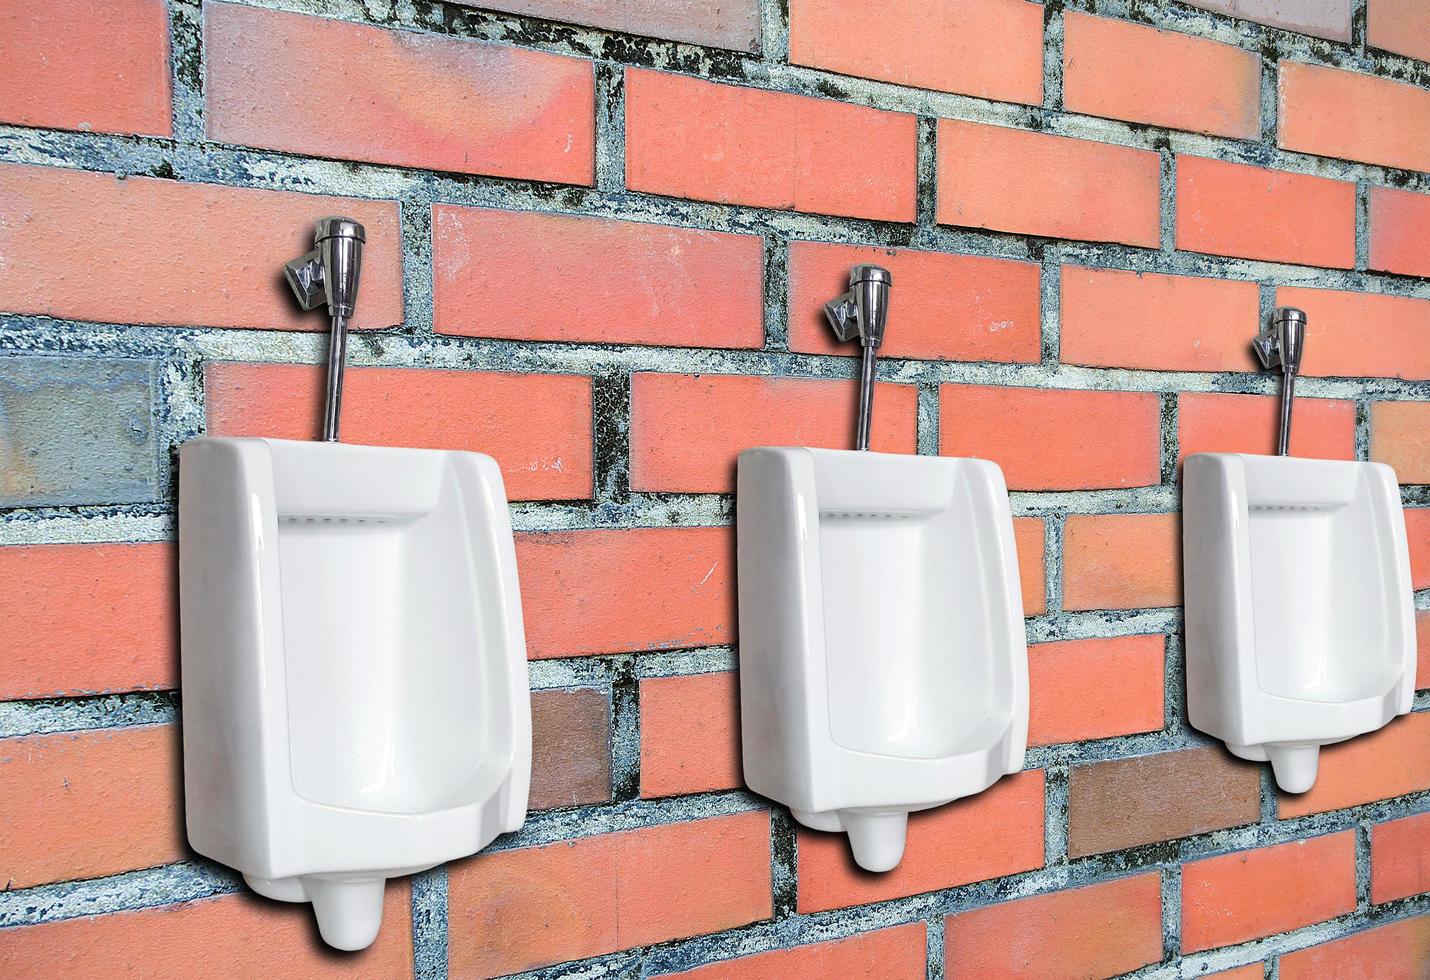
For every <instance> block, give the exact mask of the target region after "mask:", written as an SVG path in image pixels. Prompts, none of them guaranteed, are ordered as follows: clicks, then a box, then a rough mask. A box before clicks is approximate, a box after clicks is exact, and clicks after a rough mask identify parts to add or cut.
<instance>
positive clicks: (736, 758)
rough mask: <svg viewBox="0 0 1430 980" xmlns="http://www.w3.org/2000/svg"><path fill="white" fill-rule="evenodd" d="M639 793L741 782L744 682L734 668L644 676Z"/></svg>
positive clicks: (713, 787) (668, 793)
mask: <svg viewBox="0 0 1430 980" xmlns="http://www.w3.org/2000/svg"><path fill="white" fill-rule="evenodd" d="M640 701H641V796H644V797H647V798H650V797H656V796H678V795H680V794H682V793H704V792H708V791H710V790H717V789H734V788H735V787H737V786H739V785H740V784H741V782H742V781H743V780H742V770H741V767H740V709H739V704H740V684H739V678H738V677H737V676H736V675H735V674H734V673H732V672H730V671H723V672H721V673H718V674H697V675H694V676H692V677H652V678H647V679H646V680H643V681H641V690H640Z"/></svg>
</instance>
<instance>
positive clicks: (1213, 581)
mask: <svg viewBox="0 0 1430 980" xmlns="http://www.w3.org/2000/svg"><path fill="white" fill-rule="evenodd" d="M1182 507H1183V511H1184V518H1183V552H1184V571H1185V577H1186V633H1187V650H1186V659H1187V709H1188V713H1189V715H1190V718H1191V722H1192V724H1193V725H1194V726H1195V727H1197V728H1198V729H1200V730H1201V731H1204V732H1206V733H1207V734H1209V735H1213V736H1215V737H1217V738H1219V739H1222V740H1223V741H1225V742H1226V744H1227V748H1228V749H1230V750H1231V752H1232V754H1233V755H1236V756H1239V757H1241V758H1243V759H1250V760H1252V761H1257V762H1265V761H1268V760H1269V761H1270V762H1271V766H1272V769H1273V772H1274V774H1275V777H1276V782H1277V785H1279V786H1280V787H1281V788H1282V789H1283V790H1285V791H1287V792H1291V793H1302V792H1305V791H1306V790H1308V789H1310V788H1311V786H1312V784H1313V783H1314V782H1315V780H1316V765H1317V759H1318V756H1319V753H1320V747H1321V746H1322V745H1329V744H1331V743H1333V742H1340V741H1343V740H1345V739H1348V738H1351V737H1353V736H1356V735H1360V734H1363V733H1365V732H1370V731H1374V730H1376V729H1377V728H1380V727H1382V726H1383V725H1385V724H1386V723H1387V722H1389V721H1390V720H1391V719H1392V718H1394V717H1395V716H1396V715H1400V714H1405V713H1406V712H1408V711H1409V710H1410V704H1411V699H1412V698H1413V697H1414V693H1415V632H1414V631H1415V623H1414V612H1413V607H1412V601H1411V600H1412V593H1411V587H1410V558H1409V550H1408V548H1407V545H1406V536H1405V518H1404V515H1403V513H1402V511H1401V505H1400V493H1399V489H1398V487H1397V486H1396V480H1395V473H1394V472H1393V471H1392V470H1391V469H1390V467H1388V466H1385V465H1383V464H1380V463H1352V462H1336V461H1329V460H1316V459H1300V458H1291V457H1282V456H1251V455H1240V454H1233V453H1203V454H1199V455H1194V456H1190V457H1188V458H1187V461H1186V468H1185V483H1184V489H1183V499H1182Z"/></svg>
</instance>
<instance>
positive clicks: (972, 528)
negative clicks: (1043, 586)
mask: <svg viewBox="0 0 1430 980" xmlns="http://www.w3.org/2000/svg"><path fill="white" fill-rule="evenodd" d="M737 507H738V513H737V526H738V528H737V533H738V539H739V551H738V556H739V593H740V627H739V629H740V717H741V726H742V740H743V753H744V771H745V782H746V783H747V784H748V785H749V787H750V788H751V789H753V790H754V791H755V792H757V793H761V794H763V795H765V796H767V797H770V798H772V799H774V800H778V801H779V802H781V803H784V804H786V805H788V806H789V807H790V809H791V811H792V813H793V814H794V818H795V819H796V820H798V821H799V822H800V823H802V824H804V825H805V826H807V827H812V828H814V829H816V830H824V831H839V832H844V833H847V834H848V835H849V842H850V845H851V847H852V849H853V853H854V859H855V861H856V862H858V864H859V865H860V866H861V867H864V868H866V869H868V870H870V871H887V870H889V869H890V868H893V867H894V866H896V865H897V864H898V863H899V860H900V858H901V857H902V856H903V850H904V836H905V828H906V825H907V822H908V814H909V812H910V811H914V810H923V809H927V808H929V807H935V806H939V805H940V804H943V803H947V802H949V801H950V800H955V799H958V798H960V797H964V796H970V795H972V794H974V793H978V792H980V791H981V790H983V789H985V788H987V787H988V786H990V785H991V784H992V783H994V782H996V781H997V780H998V779H999V778H1000V777H1001V776H1003V775H1004V774H1005V773H1012V772H1016V771H1018V770H1019V769H1021V768H1022V767H1023V755H1024V751H1025V748H1026V745H1027V737H1028V664H1027V656H1028V654H1027V646H1026V643H1025V640H1024V632H1023V603H1022V594H1021V591H1020V588H1019V580H1018V565H1017V557H1016V554H1015V551H1014V546H1013V525H1012V517H1011V515H1010V512H1009V509H1008V495H1007V491H1006V489H1005V487H1004V483H1003V475H1002V471H1001V470H999V468H998V467H997V466H996V465H995V464H993V463H990V462H987V461H984V460H977V459H940V458H936V457H925V456H905V455H889V454H884V453H872V452H845V451H837V450H825V449H803V448H762V449H750V450H746V451H745V452H743V453H741V454H740V460H739V479H738V505H737Z"/></svg>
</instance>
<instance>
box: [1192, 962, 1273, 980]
mask: <svg viewBox="0 0 1430 980" xmlns="http://www.w3.org/2000/svg"><path fill="white" fill-rule="evenodd" d="M1206 976H1207V977H1208V978H1211V977H1216V978H1218V980H1262V978H1263V977H1265V976H1266V965H1265V964H1264V963H1259V962H1258V963H1248V964H1246V965H1245V966H1238V967H1234V968H1233V969H1230V970H1218V971H1217V972H1216V973H1208V974H1206Z"/></svg>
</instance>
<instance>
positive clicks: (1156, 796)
mask: <svg viewBox="0 0 1430 980" xmlns="http://www.w3.org/2000/svg"><path fill="white" fill-rule="evenodd" d="M1114 676H1116V675H1113V674H1103V675H1101V678H1100V679H1101V680H1102V682H1103V683H1104V684H1105V683H1107V680H1108V678H1109V677H1114ZM1264 768H1265V767H1264V766H1260V767H1259V766H1253V765H1248V764H1247V763H1245V762H1242V761H1240V760H1238V759H1235V758H1233V757H1232V756H1231V755H1230V754H1229V753H1227V752H1226V751H1225V750H1224V749H1223V748H1222V747H1221V746H1220V745H1216V746H1206V747H1204V748H1197V749H1185V750H1181V751H1177V752H1157V753H1154V754H1152V755H1139V756H1134V757H1132V758H1127V759H1108V760H1106V761H1103V762H1094V763H1091V764H1088V765H1080V766H1073V767H1072V769H1071V771H1070V772H1069V774H1068V856H1069V857H1073V858H1080V857H1086V856H1087V855H1089V854H1106V853H1108V852H1110V851H1120V850H1123V849H1125V848H1128V847H1140V846H1141V845H1143V844H1156V843H1158V842H1160V841H1169V840H1176V839H1177V838H1179V837H1191V836H1193V835H1195V834H1205V833H1208V832H1209V831H1213V830H1222V829H1225V828H1227V827H1236V826H1240V825H1245V824H1251V823H1256V821H1257V820H1259V819H1260V818H1261V770H1262V769H1264Z"/></svg>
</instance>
